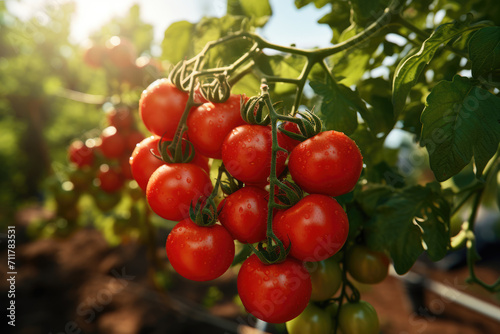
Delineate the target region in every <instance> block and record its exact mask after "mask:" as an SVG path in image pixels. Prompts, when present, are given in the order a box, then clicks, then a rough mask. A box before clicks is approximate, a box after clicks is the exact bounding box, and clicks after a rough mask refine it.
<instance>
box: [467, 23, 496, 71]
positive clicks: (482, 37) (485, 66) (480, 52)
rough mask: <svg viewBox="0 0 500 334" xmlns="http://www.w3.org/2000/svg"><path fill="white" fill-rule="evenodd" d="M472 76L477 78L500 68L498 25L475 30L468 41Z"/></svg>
mask: <svg viewBox="0 0 500 334" xmlns="http://www.w3.org/2000/svg"><path fill="white" fill-rule="evenodd" d="M469 58H470V60H471V62H472V76H473V77H474V78H479V77H482V76H486V75H487V74H489V73H491V72H493V71H495V70H499V69H500V27H486V28H483V29H481V30H479V31H477V32H476V33H475V34H474V35H473V36H472V37H471V39H470V41H469Z"/></svg>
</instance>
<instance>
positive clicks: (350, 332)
mask: <svg viewBox="0 0 500 334" xmlns="http://www.w3.org/2000/svg"><path fill="white" fill-rule="evenodd" d="M339 325H340V329H341V330H342V333H343V334H377V333H378V332H379V329H380V326H379V322H378V316H377V311H375V309H374V308H373V306H371V305H370V304H369V303H367V302H365V301H362V300H360V301H359V302H357V303H348V304H344V305H342V307H341V308H340V315H339Z"/></svg>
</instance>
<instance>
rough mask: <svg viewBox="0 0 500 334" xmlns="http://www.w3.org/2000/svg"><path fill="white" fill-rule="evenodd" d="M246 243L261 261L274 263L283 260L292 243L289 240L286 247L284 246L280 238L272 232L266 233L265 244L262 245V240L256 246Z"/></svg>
mask: <svg viewBox="0 0 500 334" xmlns="http://www.w3.org/2000/svg"><path fill="white" fill-rule="evenodd" d="M248 245H249V246H250V247H251V248H252V250H253V252H254V253H255V255H257V257H258V258H259V260H260V261H261V262H262V263H265V264H275V263H280V262H283V261H285V259H286V257H287V256H288V253H290V248H291V246H292V243H291V242H289V244H288V247H287V248H285V245H284V244H283V242H281V240H280V239H278V237H276V236H275V235H274V233H268V237H267V244H266V245H264V242H262V241H261V242H259V244H258V245H257V248H255V247H254V246H253V245H250V244H248Z"/></svg>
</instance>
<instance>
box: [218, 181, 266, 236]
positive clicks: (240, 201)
mask: <svg viewBox="0 0 500 334" xmlns="http://www.w3.org/2000/svg"><path fill="white" fill-rule="evenodd" d="M267 198H269V194H268V192H267V191H265V190H262V189H259V188H257V187H251V186H250V187H249V186H247V187H244V188H241V189H239V190H237V191H235V192H234V193H232V194H231V195H229V196H228V197H227V198H226V199H225V200H224V202H221V204H220V205H219V207H220V208H222V211H221V212H220V215H219V220H220V222H221V224H222V226H224V227H225V228H226V229H227V230H228V231H229V233H231V235H232V236H233V238H235V239H236V240H238V241H239V242H242V243H249V244H253V243H255V242H259V241H262V240H264V239H265V238H266V229H267V211H268V210H267V204H268V200H267Z"/></svg>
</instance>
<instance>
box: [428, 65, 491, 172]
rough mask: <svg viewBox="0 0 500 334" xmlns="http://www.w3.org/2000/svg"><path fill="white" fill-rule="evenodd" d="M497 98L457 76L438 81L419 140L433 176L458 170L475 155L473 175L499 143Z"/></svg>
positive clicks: (430, 98) (480, 169) (487, 159)
mask: <svg viewBox="0 0 500 334" xmlns="http://www.w3.org/2000/svg"><path fill="white" fill-rule="evenodd" d="M499 110H500V98H499V97H497V96H495V95H493V94H491V93H490V92H488V91H487V90H485V89H482V88H480V87H477V86H474V84H473V82H472V81H471V80H470V79H468V78H463V77H461V76H459V75H456V76H455V77H454V78H453V81H452V82H450V81H442V82H440V83H438V84H437V85H436V86H435V87H434V88H433V89H432V91H431V93H430V94H429V96H428V97H427V102H426V107H425V108H424V111H423V112H422V116H421V121H422V124H423V126H422V140H421V142H420V145H422V146H424V145H425V146H426V148H427V151H428V152H429V158H430V166H431V169H432V171H433V172H434V175H435V176H436V179H437V180H438V181H444V180H447V179H448V178H450V177H452V176H453V175H455V174H457V173H458V172H460V171H461V170H462V169H463V168H464V167H465V166H466V165H467V164H468V163H469V162H470V160H471V158H472V156H474V162H475V165H476V175H477V176H481V174H482V171H483V169H484V167H485V166H486V164H487V163H488V161H489V160H490V159H491V157H492V156H493V155H494V154H495V152H496V151H497V148H498V145H499V143H500V112H499Z"/></svg>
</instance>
